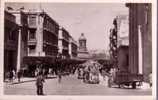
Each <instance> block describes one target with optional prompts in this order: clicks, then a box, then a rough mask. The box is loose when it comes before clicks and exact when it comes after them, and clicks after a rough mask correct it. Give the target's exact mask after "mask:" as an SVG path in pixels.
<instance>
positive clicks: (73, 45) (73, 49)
mask: <svg viewBox="0 0 158 100" xmlns="http://www.w3.org/2000/svg"><path fill="white" fill-rule="evenodd" d="M77 49H78V45H77V41H75V40H74V39H73V37H71V36H70V38H69V55H70V58H71V59H75V58H76V57H77Z"/></svg>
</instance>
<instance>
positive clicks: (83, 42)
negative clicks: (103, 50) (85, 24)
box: [79, 33, 87, 52]
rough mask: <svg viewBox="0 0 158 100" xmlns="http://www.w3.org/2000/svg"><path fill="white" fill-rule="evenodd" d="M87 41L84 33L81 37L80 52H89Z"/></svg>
mask: <svg viewBox="0 0 158 100" xmlns="http://www.w3.org/2000/svg"><path fill="white" fill-rule="evenodd" d="M86 41H87V39H86V38H85V36H84V33H81V36H80V38H79V51H80V52H87V47H86Z"/></svg>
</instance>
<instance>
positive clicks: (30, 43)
mask: <svg viewBox="0 0 158 100" xmlns="http://www.w3.org/2000/svg"><path fill="white" fill-rule="evenodd" d="M36 44H37V40H36V39H29V40H28V45H36Z"/></svg>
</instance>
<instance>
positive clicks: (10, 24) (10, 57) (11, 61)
mask: <svg viewBox="0 0 158 100" xmlns="http://www.w3.org/2000/svg"><path fill="white" fill-rule="evenodd" d="M18 30H19V26H18V24H16V17H15V16H14V15H13V14H11V13H9V12H8V11H6V10H5V11H4V76H5V75H6V73H7V72H9V71H11V70H15V71H16V70H17V55H18V32H19V31H18ZM4 78H5V77H4Z"/></svg>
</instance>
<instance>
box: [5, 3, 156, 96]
mask: <svg viewBox="0 0 158 100" xmlns="http://www.w3.org/2000/svg"><path fill="white" fill-rule="evenodd" d="M152 6H153V5H152V3H129V2H127V3H115V2H113V3H112V2H111V3H97V2H96V3H91V2H88V3H84V2H83V3H82V2H81V3H75V2H72V3H62V2H35V1H34V2H5V3H4V11H3V12H4V37H3V38H4V46H3V51H4V56H3V59H4V61H3V62H4V64H3V95H17V96H18V95H21V96H24V95H31V96H55V95H61V96H64V95H72V96H133V95H134V96H152V89H153V81H152V79H153V70H152V69H153V64H152V62H153V58H152V51H153V50H152V33H153V31H152Z"/></svg>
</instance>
